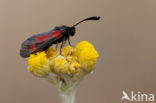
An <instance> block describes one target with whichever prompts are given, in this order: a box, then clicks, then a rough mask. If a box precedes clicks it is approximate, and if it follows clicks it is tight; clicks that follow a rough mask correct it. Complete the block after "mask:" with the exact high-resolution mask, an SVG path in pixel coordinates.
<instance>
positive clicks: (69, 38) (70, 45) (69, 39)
mask: <svg viewBox="0 0 156 103" xmlns="http://www.w3.org/2000/svg"><path fill="white" fill-rule="evenodd" d="M68 44H69V45H70V46H71V47H72V45H71V43H70V38H69V37H68Z"/></svg>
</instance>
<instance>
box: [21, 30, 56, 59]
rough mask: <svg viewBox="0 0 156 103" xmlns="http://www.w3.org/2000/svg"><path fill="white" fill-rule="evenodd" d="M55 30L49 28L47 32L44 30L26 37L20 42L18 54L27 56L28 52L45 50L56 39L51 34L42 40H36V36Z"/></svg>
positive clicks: (48, 33) (45, 34)
mask: <svg viewBox="0 0 156 103" xmlns="http://www.w3.org/2000/svg"><path fill="white" fill-rule="evenodd" d="M54 31H55V30H51V31H49V32H44V33H41V34H36V35H34V36H32V37H30V38H28V39H27V40H26V41H24V42H23V43H22V46H21V49H20V55H21V56H22V57H29V56H30V54H34V53H36V52H39V51H42V50H46V49H47V48H48V47H50V46H51V45H52V43H53V42H54V41H56V40H57V39H56V37H55V36H51V37H49V38H46V39H45V40H42V41H37V40H36V38H37V37H39V36H47V35H50V34H51V33H53V32H54Z"/></svg>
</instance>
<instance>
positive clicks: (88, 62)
mask: <svg viewBox="0 0 156 103" xmlns="http://www.w3.org/2000/svg"><path fill="white" fill-rule="evenodd" d="M76 52H77V58H78V62H79V63H80V65H81V67H82V68H83V69H84V70H86V71H87V72H91V71H92V70H93V69H94V67H95V65H96V59H97V58H98V56H99V54H98V53H97V51H96V50H95V48H94V46H93V45H92V44H90V43H89V42H87V41H82V42H80V43H79V44H77V45H76Z"/></svg>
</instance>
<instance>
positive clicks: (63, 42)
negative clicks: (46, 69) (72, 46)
mask: <svg viewBox="0 0 156 103" xmlns="http://www.w3.org/2000/svg"><path fill="white" fill-rule="evenodd" d="M65 43H66V40H65V39H63V41H62V43H61V47H60V55H61V49H62V48H63V47H64V45H65Z"/></svg>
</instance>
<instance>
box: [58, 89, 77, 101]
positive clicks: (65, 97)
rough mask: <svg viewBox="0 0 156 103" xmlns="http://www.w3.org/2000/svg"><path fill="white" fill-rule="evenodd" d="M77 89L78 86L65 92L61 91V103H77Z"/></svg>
mask: <svg viewBox="0 0 156 103" xmlns="http://www.w3.org/2000/svg"><path fill="white" fill-rule="evenodd" d="M76 88H77V86H76V87H75V86H73V87H69V88H67V89H64V90H59V97H60V100H61V103H74V102H75V95H76Z"/></svg>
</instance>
